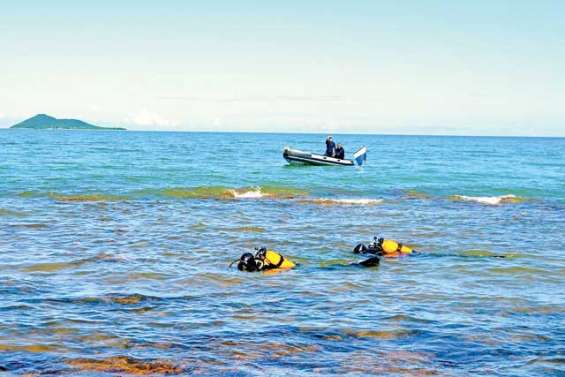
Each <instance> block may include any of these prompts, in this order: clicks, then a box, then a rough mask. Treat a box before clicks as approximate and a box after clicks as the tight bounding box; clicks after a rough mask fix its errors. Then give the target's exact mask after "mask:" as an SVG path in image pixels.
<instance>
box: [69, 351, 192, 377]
mask: <svg viewBox="0 0 565 377" xmlns="http://www.w3.org/2000/svg"><path fill="white" fill-rule="evenodd" d="M67 364H68V365H70V366H72V367H74V368H76V369H80V370H87V371H96V372H107V373H127V374H133V375H137V376H148V375H155V374H161V375H172V374H180V373H182V372H183V370H182V369H181V368H180V367H178V366H176V365H174V364H173V363H171V362H170V361H166V360H156V361H144V360H139V359H135V358H133V357H128V356H114V357H109V358H106V359H101V360H99V359H73V360H68V361H67Z"/></svg>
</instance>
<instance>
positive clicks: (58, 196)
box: [0, 186, 308, 216]
mask: <svg viewBox="0 0 565 377" xmlns="http://www.w3.org/2000/svg"><path fill="white" fill-rule="evenodd" d="M306 195H308V192H307V191H305V190H302V189H299V188H294V187H281V186H256V187H240V188H233V187H225V186H201V187H167V188H163V189H143V190H136V191H133V192H129V193H125V194H123V193H119V194H115V193H100V192H94V193H60V192H43V193H41V192H30V191H24V192H20V193H19V194H18V196H19V197H22V198H42V197H43V198H45V197H47V198H49V199H52V200H55V201H58V202H68V203H72V202H75V203H83V202H116V201H125V200H136V199H144V198H151V197H164V198H173V199H218V200H233V199H263V198H271V199H294V198H300V197H304V196H306ZM12 214H13V213H12V212H11V211H7V210H1V209H0V216H7V215H12Z"/></svg>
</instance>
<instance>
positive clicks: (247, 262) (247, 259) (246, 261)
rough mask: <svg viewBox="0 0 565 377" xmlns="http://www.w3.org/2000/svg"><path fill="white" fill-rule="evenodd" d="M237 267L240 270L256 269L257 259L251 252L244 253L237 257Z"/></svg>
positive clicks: (250, 270) (252, 270)
mask: <svg viewBox="0 0 565 377" xmlns="http://www.w3.org/2000/svg"><path fill="white" fill-rule="evenodd" d="M237 269H238V270H240V271H247V272H254V271H258V270H259V267H258V266H257V261H256V260H255V257H254V256H253V254H251V253H245V254H243V255H242V256H241V257H240V258H239V263H238V264H237Z"/></svg>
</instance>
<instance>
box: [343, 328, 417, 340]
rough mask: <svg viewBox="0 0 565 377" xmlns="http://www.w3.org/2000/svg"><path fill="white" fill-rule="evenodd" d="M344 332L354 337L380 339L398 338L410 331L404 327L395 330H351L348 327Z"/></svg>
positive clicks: (407, 334) (408, 333)
mask: <svg viewBox="0 0 565 377" xmlns="http://www.w3.org/2000/svg"><path fill="white" fill-rule="evenodd" d="M345 334H347V335H350V336H354V337H356V338H377V339H382V340H393V339H399V338H403V337H406V336H409V335H410V331H408V330H404V329H397V330H353V329H348V330H346V331H345Z"/></svg>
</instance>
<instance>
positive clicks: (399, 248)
mask: <svg viewBox="0 0 565 377" xmlns="http://www.w3.org/2000/svg"><path fill="white" fill-rule="evenodd" d="M353 252H354V253H355V254H375V255H379V256H383V257H387V258H394V257H399V256H402V255H406V254H413V253H416V251H415V250H413V249H412V248H410V247H408V246H406V245H403V244H402V243H399V242H397V241H394V240H385V239H384V238H377V237H375V238H374V240H373V242H371V243H370V244H369V246H366V245H365V244H362V243H360V244H358V245H357V246H355V248H353Z"/></svg>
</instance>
